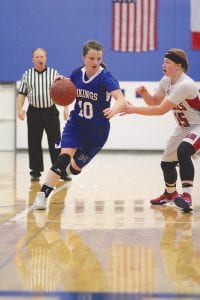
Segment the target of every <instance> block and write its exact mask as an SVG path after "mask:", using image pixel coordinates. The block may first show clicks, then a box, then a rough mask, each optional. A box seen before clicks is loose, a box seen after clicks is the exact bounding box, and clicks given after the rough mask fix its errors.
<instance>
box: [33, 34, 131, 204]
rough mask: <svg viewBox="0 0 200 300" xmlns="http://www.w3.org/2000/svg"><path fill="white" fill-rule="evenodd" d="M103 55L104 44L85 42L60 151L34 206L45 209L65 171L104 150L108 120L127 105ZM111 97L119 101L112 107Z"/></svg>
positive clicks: (78, 168)
mask: <svg viewBox="0 0 200 300" xmlns="http://www.w3.org/2000/svg"><path fill="white" fill-rule="evenodd" d="M102 57H103V46H102V45H101V44H100V43H99V42H97V41H94V40H91V41H88V42H86V43H85V44H84V46H83V62H84V65H83V66H82V67H80V68H77V69H75V70H74V71H73V72H72V74H71V76H70V78H71V80H72V81H73V83H74V84H75V85H76V87H77V97H76V101H75V106H74V109H73V110H72V111H71V113H70V117H69V120H68V121H67V123H66V125H65V128H64V130H63V134H62V138H61V154H60V156H59V157H58V159H57V160H56V162H55V163H54V164H53V165H52V167H51V169H50V170H49V172H48V174H47V178H46V182H45V183H44V184H43V185H42V187H41V190H40V192H38V193H37V195H36V198H35V201H34V204H33V209H46V200H47V198H48V196H49V195H50V193H51V192H52V191H53V189H54V186H55V185H56V184H57V183H58V181H59V179H60V176H61V174H62V173H63V171H64V170H66V169H67V170H68V172H69V173H70V174H73V175H77V174H79V173H80V172H81V170H82V168H83V167H84V166H85V165H87V164H88V163H89V162H90V161H91V159H92V158H93V157H94V156H95V155H96V154H97V153H98V152H99V151H100V150H101V149H102V147H103V146H104V144H105V143H106V141H107V138H108V135H109V131H110V122H109V120H110V119H111V118H112V117H114V116H115V115H116V114H118V113H120V112H121V111H123V109H124V107H125V105H126V100H125V98H124V96H123V93H122V91H121V90H120V86H119V83H118V81H117V80H116V79H115V78H114V77H113V76H112V74H111V73H110V72H109V71H108V70H107V69H106V67H105V65H104V64H103V63H102ZM57 80H62V77H61V78H60V77H59V78H57ZM111 97H113V98H114V99H115V100H116V101H115V104H114V105H113V106H112V107H111V106H110V105H111Z"/></svg>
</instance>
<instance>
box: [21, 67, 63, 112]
mask: <svg viewBox="0 0 200 300" xmlns="http://www.w3.org/2000/svg"><path fill="white" fill-rule="evenodd" d="M57 75H58V71H57V70H55V69H53V68H49V67H47V68H45V69H44V71H42V72H38V71H37V70H35V69H34V68H31V69H28V70H26V71H25V72H24V74H23V76H22V79H21V82H20V85H19V88H18V93H19V94H23V95H25V96H27V98H28V102H29V103H30V104H31V105H33V106H34V107H36V108H48V107H51V106H52V105H53V104H54V103H53V101H52V99H51V98H50V94H49V88H50V86H51V84H52V82H53V80H54V78H55V77H56V76H57Z"/></svg>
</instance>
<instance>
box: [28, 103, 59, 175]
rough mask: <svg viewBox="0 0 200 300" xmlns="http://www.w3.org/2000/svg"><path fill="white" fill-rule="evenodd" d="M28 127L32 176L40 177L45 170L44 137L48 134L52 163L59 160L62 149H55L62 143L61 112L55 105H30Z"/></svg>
mask: <svg viewBox="0 0 200 300" xmlns="http://www.w3.org/2000/svg"><path fill="white" fill-rule="evenodd" d="M27 127H28V153H29V168H30V170H31V171H30V174H31V175H33V176H40V172H42V171H43V170H44V161H43V149H42V137H43V133H44V131H45V132H46V134H47V140H48V146H49V153H50V158H51V162H52V163H54V161H55V160H56V159H57V157H58V155H59V154H60V149H56V148H55V143H58V142H59V141H60V137H61V133H60V120H59V111H58V110H57V108H56V106H55V105H53V106H51V107H50V108H35V107H33V106H32V105H29V107H28V111H27Z"/></svg>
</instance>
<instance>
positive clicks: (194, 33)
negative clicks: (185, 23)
mask: <svg viewBox="0 0 200 300" xmlns="http://www.w3.org/2000/svg"><path fill="white" fill-rule="evenodd" d="M190 1H191V2H190V11H191V19H190V25H191V38H192V49H196V50H200V17H199V16H200V0H190Z"/></svg>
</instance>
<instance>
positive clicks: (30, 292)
mask: <svg viewBox="0 0 200 300" xmlns="http://www.w3.org/2000/svg"><path fill="white" fill-rule="evenodd" d="M47 157H48V155H47V156H46V165H47V166H48V164H49V162H48V160H47ZM160 158H161V153H159V152H155V153H154V152H149V153H148V152H140V153H139V152H126V151H125V152H118V151H116V152H111V151H110V152H107V151H105V152H102V153H100V154H99V155H98V156H97V157H96V158H95V159H94V161H93V162H92V163H91V164H90V165H89V166H88V167H87V168H86V169H85V170H84V171H83V172H82V174H81V175H79V176H77V177H73V180H72V182H63V181H60V182H59V184H58V185H57V187H56V189H55V191H54V193H53V194H52V196H51V197H50V199H49V200H48V206H47V210H46V211H39V210H32V207H31V206H32V203H33V200H34V198H35V194H36V193H37V191H39V189H40V184H42V182H43V180H44V178H45V174H43V177H42V179H41V182H32V183H31V182H30V178H29V175H28V169H27V165H28V163H27V153H23V152H20V153H17V154H16V153H7V152H4V153H3V152H2V153H0V162H1V166H2V168H1V171H0V179H1V182H0V187H1V189H0V195H1V197H0V221H1V224H0V244H1V247H0V258H1V259H0V299H56V300H57V299H59V300H60V299H70V300H71V299H73V300H74V299H77V300H91V299H95V300H96V299H97V300H99V299H108V300H109V299H113V300H114V299H117V300H118V299H120V300H122V299H123V300H126V299H128V300H129V299H137V300H140V299H142V300H146V299H149V300H153V299H180V298H181V299H200V232H199V224H200V205H199V203H200V187H199V184H198V182H199V179H198V178H199V177H198V176H199V172H200V171H199V169H200V168H199V165H198V164H200V162H198V161H196V162H195V164H196V166H195V167H196V170H197V171H196V178H197V179H196V182H195V187H194V192H193V202H194V205H193V206H194V212H193V213H182V212H181V211H180V210H179V209H178V208H177V207H175V206H173V205H170V206H165V207H157V206H156V207H155V206H153V207H152V206H150V204H149V199H150V198H151V197H154V196H157V194H159V193H161V192H162V189H163V183H162V176H161V171H160V168H159V162H160Z"/></svg>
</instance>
